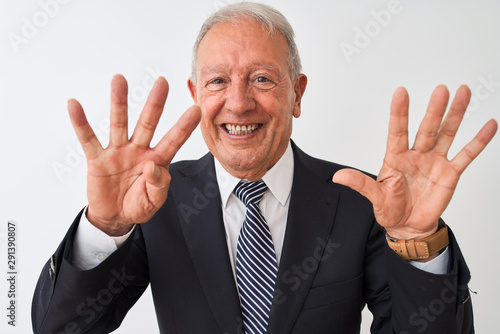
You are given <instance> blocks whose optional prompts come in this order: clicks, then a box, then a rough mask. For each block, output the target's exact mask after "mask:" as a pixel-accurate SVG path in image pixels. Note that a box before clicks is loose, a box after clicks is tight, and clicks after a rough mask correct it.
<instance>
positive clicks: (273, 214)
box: [73, 144, 449, 279]
mask: <svg viewBox="0 0 500 334" xmlns="http://www.w3.org/2000/svg"><path fill="white" fill-rule="evenodd" d="M293 170H294V159H293V150H292V147H291V145H290V144H288V147H287V149H286V151H285V153H284V154H283V156H282V157H281V158H280V160H278V162H277V163H276V164H275V165H274V166H273V167H272V168H271V169H269V170H268V171H267V173H266V174H265V175H264V176H263V177H262V180H263V181H264V182H265V183H266V185H267V187H268V189H267V190H266V192H265V193H264V196H263V198H262V200H261V202H260V209H261V211H262V214H263V215H264V217H265V219H266V221H267V223H268V225H269V229H270V230H271V236H272V238H273V242H274V247H275V251H276V258H277V259H276V260H277V262H278V266H279V263H280V258H281V252H282V249H283V241H284V238H285V230H286V223H287V215H288V207H289V204H290V193H291V190H292V183H293ZM215 172H216V175H217V183H218V185H219V190H220V195H221V201H222V203H221V205H222V212H223V220H224V228H225V231H226V240H227V247H228V251H229V257H230V260H231V266H232V268H233V274H234V277H235V279H236V246H237V243H238V236H239V233H240V229H241V227H242V225H243V221H244V219H245V215H246V207H245V205H244V204H243V203H242V202H241V201H240V200H239V199H238V198H237V197H236V195H234V194H233V190H234V188H235V187H236V185H237V184H238V183H239V182H240V181H242V180H240V179H238V178H236V177H234V176H232V175H231V174H229V173H228V172H227V171H226V170H225V169H224V168H223V167H222V165H221V164H220V163H219V162H218V161H217V159H215ZM132 231H133V229H132V230H131V231H130V232H129V233H127V234H126V235H124V236H120V237H111V236H108V235H107V234H105V233H104V232H102V231H101V230H99V229H98V228H96V227H95V226H94V225H92V224H91V223H90V222H89V221H88V219H87V217H86V215H85V214H84V215H82V218H81V220H80V225H79V227H78V229H77V232H76V235H75V242H74V249H73V254H74V255H73V264H74V265H75V266H77V267H78V268H80V269H82V270H88V269H92V268H94V267H96V266H97V265H98V264H99V263H101V262H102V261H103V260H104V259H106V258H107V257H108V256H109V255H110V254H111V253H113V252H114V251H115V250H116V249H118V247H119V246H120V245H121V244H122V243H123V242H125V240H127V238H128V237H129V236H130V234H131V233H132ZM448 260H449V252H448V248H446V250H445V251H444V252H443V253H442V254H440V255H439V256H438V257H437V258H435V259H433V260H431V261H428V262H425V263H423V262H414V261H411V262H410V263H411V264H412V265H414V266H415V267H417V268H419V269H422V270H425V271H427V272H431V273H434V274H445V273H446V272H447V268H448Z"/></svg>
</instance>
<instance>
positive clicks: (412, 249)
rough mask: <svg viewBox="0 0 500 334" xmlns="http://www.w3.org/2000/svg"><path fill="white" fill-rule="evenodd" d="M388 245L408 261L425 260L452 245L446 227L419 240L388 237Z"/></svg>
mask: <svg viewBox="0 0 500 334" xmlns="http://www.w3.org/2000/svg"><path fill="white" fill-rule="evenodd" d="M387 244H388V245H389V247H390V248H391V249H392V250H393V251H394V252H395V253H396V254H398V255H399V256H400V257H402V258H403V259H405V260H406V261H415V260H425V259H428V258H429V257H430V256H431V255H433V254H435V253H438V252H440V251H441V250H443V249H444V248H445V247H446V246H448V245H449V244H450V239H449V237H448V227H447V226H444V227H442V228H440V229H439V230H438V231H437V232H436V233H434V234H433V235H430V236H428V237H427V238H424V239H418V240H414V239H411V240H393V239H391V237H390V236H387Z"/></svg>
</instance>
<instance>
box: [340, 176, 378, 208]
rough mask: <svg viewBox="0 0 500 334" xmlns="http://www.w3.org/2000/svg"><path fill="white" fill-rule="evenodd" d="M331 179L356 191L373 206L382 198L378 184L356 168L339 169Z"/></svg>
mask: <svg viewBox="0 0 500 334" xmlns="http://www.w3.org/2000/svg"><path fill="white" fill-rule="evenodd" d="M332 181H333V182H335V183H338V184H342V185H344V186H347V187H349V188H351V189H353V190H355V191H357V192H358V193H360V194H361V195H363V196H364V197H366V198H367V199H368V200H369V201H370V202H372V204H373V206H377V204H378V203H377V202H378V201H380V200H381V199H382V190H381V189H380V184H379V183H378V182H377V181H375V180H374V179H372V178H371V177H369V176H368V175H366V174H364V173H362V172H360V171H358V170H355V169H351V168H345V169H341V170H339V171H338V172H336V173H335V174H334V175H333V177H332Z"/></svg>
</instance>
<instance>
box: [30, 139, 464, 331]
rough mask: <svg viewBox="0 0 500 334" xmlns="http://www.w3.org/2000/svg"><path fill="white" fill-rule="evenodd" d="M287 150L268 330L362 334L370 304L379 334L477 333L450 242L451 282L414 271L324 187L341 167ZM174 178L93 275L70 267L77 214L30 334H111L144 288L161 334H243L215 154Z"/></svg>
mask: <svg viewBox="0 0 500 334" xmlns="http://www.w3.org/2000/svg"><path fill="white" fill-rule="evenodd" d="M292 145H293V150H294V159H295V170H294V179H293V187H292V193H291V198H290V210H289V214H288V222H287V228H286V234H285V240H284V244H283V252H282V258H281V262H280V265H279V273H278V281H277V283H276V291H275V298H274V301H273V308H272V312H271V316H270V320H269V331H268V333H342V334H346V333H358V332H359V328H360V322H361V311H362V309H363V308H364V306H365V304H367V305H368V307H369V308H370V310H371V312H372V313H373V315H374V321H373V324H372V332H374V333H397V334H403V333H440V334H442V333H473V331H474V330H473V325H472V307H471V302H470V300H469V292H468V289H467V282H468V280H469V277H470V274H469V271H468V269H467V266H466V264H465V262H464V259H463V257H462V254H461V253H460V250H459V248H458V246H457V243H456V241H455V239H454V238H453V235H451V246H450V250H451V261H450V274H448V275H434V274H430V273H426V272H423V271H420V270H418V269H416V268H414V267H413V266H411V265H410V264H408V263H407V262H405V261H403V260H402V259H400V258H399V257H398V256H397V255H396V254H394V253H393V252H392V251H391V250H390V248H388V246H387V245H386V242H385V236H384V233H383V232H382V231H381V229H380V227H379V226H378V225H377V223H376V222H375V220H374V216H373V210H372V206H371V204H370V202H369V201H367V200H366V199H365V198H364V197H362V196H360V195H359V194H358V193H356V192H355V191H352V190H351V189H349V188H347V187H344V186H341V185H338V184H334V183H333V182H331V177H332V175H333V174H334V173H335V172H336V171H337V170H339V169H340V168H343V167H342V166H339V165H336V164H333V163H329V162H325V161H321V160H317V159H314V158H311V157H310V156H308V155H306V154H305V153H303V152H302V151H301V150H299V149H298V148H297V147H296V146H295V145H294V144H293V143H292ZM170 172H171V175H172V181H171V185H170V190H169V194H168V199H167V201H166V202H165V204H164V205H163V207H162V208H161V209H160V210H159V211H158V213H157V214H156V215H155V216H154V217H153V218H152V219H151V221H149V222H147V223H145V224H142V225H139V226H137V228H136V229H135V231H134V233H133V237H131V238H129V239H128V240H127V242H125V244H124V245H122V246H121V247H120V248H119V249H118V250H117V251H116V252H115V253H113V254H112V255H111V256H110V257H108V258H107V259H106V260H105V261H104V262H103V263H102V264H100V265H99V266H98V267H96V268H94V269H91V270H88V271H80V270H78V269H76V268H75V267H74V266H72V264H71V259H72V248H73V246H72V244H73V237H74V233H75V230H76V226H77V222H78V221H79V218H80V215H79V216H78V217H77V218H76V220H75V223H74V224H73V225H72V226H71V228H70V230H69V232H68V234H67V236H66V237H65V239H64V240H63V242H62V243H61V245H60V246H59V248H58V249H57V251H56V253H55V254H54V255H53V257H52V259H51V260H50V261H49V262H48V263H47V264H46V265H45V267H44V268H43V271H42V274H41V276H40V279H39V282H38V285H37V288H36V291H35V296H34V299H33V312H32V316H33V328H34V331H35V333H83V332H85V333H107V332H109V331H112V330H113V329H115V328H117V327H118V326H119V325H120V323H121V321H122V319H123V317H124V316H125V314H126V313H127V311H128V309H129V308H130V307H132V305H133V304H134V303H135V301H136V300H137V299H138V298H139V297H140V295H141V294H142V293H143V291H144V290H145V289H146V287H147V285H148V284H151V288H152V293H153V298H154V303H155V308H156V313H157V318H158V323H159V327H160V331H161V333H182V334H184V333H196V334H201V333H217V334H220V333H242V317H241V313H240V306H239V299H238V292H237V288H236V285H235V281H234V277H233V272H232V269H231V265H230V262H229V255H228V249H227V244H226V238H225V230H224V225H223V220H222V209H221V203H220V195H219V190H218V186H217V181H216V178H215V170H214V162H213V157H212V155H210V154H207V155H206V156H204V157H203V158H201V159H200V160H198V161H185V162H179V163H176V164H173V165H172V166H171V169H170ZM80 214H81V213H80ZM51 263H52V264H51ZM89 328H90V329H89Z"/></svg>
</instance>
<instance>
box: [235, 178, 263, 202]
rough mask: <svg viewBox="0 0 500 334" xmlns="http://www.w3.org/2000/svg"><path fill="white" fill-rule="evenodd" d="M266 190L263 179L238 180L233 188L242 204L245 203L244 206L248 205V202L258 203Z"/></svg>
mask: <svg viewBox="0 0 500 334" xmlns="http://www.w3.org/2000/svg"><path fill="white" fill-rule="evenodd" d="M266 190H267V185H266V184H265V183H264V181H257V182H240V183H238V185H237V186H236V188H234V194H235V195H236V196H237V197H238V198H239V199H240V201H242V202H243V204H245V206H248V205H249V204H250V203H253V204H259V202H260V200H261V199H262V196H264V193H265V192H266Z"/></svg>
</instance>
